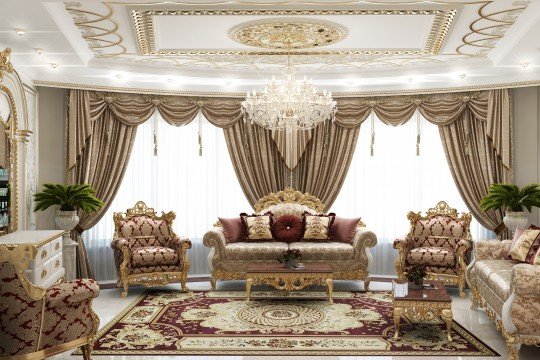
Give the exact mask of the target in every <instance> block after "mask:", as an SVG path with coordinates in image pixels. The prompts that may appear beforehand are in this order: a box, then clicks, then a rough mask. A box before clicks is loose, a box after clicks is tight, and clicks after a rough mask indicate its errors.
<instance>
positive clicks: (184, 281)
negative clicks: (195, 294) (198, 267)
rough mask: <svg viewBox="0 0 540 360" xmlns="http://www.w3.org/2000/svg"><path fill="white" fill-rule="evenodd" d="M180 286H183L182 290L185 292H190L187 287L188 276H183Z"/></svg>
mask: <svg viewBox="0 0 540 360" xmlns="http://www.w3.org/2000/svg"><path fill="white" fill-rule="evenodd" d="M180 285H181V286H182V290H184V291H185V292H189V289H188V287H187V275H185V276H183V277H182V279H181V280H180Z"/></svg>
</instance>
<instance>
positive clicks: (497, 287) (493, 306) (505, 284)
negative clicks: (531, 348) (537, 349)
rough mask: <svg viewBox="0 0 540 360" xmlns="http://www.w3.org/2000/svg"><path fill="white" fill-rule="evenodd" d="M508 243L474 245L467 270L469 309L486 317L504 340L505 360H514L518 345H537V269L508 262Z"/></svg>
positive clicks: (539, 338) (539, 288) (539, 301)
mask: <svg viewBox="0 0 540 360" xmlns="http://www.w3.org/2000/svg"><path fill="white" fill-rule="evenodd" d="M511 244H512V240H503V241H499V240H481V241H475V243H474V250H473V251H474V260H473V261H472V262H471V264H470V265H469V267H468V268H467V283H468V284H469V287H470V288H471V295H472V296H471V297H472V299H471V300H472V305H471V309H473V310H476V309H477V307H478V306H481V307H483V308H485V309H486V314H487V316H488V317H489V318H490V319H491V320H492V321H495V324H496V327H497V329H498V330H499V331H501V332H502V334H503V335H504V337H505V339H506V346H507V349H508V356H509V357H508V358H509V359H510V360H517V359H518V358H519V354H518V351H519V349H520V347H521V344H526V345H537V346H538V345H540V266H539V265H530V264H524V263H519V262H517V261H515V260H508V259H507V255H508V251H509V250H510V245H511Z"/></svg>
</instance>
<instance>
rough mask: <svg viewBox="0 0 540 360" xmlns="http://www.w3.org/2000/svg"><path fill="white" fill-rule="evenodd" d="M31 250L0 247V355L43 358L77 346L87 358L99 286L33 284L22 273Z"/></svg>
mask: <svg viewBox="0 0 540 360" xmlns="http://www.w3.org/2000/svg"><path fill="white" fill-rule="evenodd" d="M35 254H36V248H35V247H33V246H31V245H28V244H25V245H19V246H17V247H15V248H13V249H8V248H7V247H6V246H3V245H1V246H0V279H1V280H0V281H1V282H0V315H1V316H0V359H8V358H9V359H44V358H46V357H49V356H52V355H55V354H59V353H61V352H64V351H67V350H70V349H74V348H77V347H81V349H82V353H83V357H84V359H85V360H89V359H90V354H91V351H92V344H93V336H94V335H95V334H96V332H97V330H98V327H99V319H98V317H97V316H96V314H95V313H94V311H93V310H92V299H94V298H96V297H97V296H98V295H99V286H98V284H97V283H96V282H95V281H94V280H90V279H77V280H74V281H70V282H65V283H59V284H57V285H54V286H52V287H50V288H48V289H43V288H40V287H37V286H35V285H34V284H32V283H31V282H30V281H28V278H27V277H26V269H27V268H28V263H29V261H30V259H33V258H34V256H35Z"/></svg>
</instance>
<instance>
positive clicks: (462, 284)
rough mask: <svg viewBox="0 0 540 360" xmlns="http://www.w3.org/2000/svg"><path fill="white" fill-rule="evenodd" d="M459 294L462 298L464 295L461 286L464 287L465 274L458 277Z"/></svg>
mask: <svg viewBox="0 0 540 360" xmlns="http://www.w3.org/2000/svg"><path fill="white" fill-rule="evenodd" d="M458 286H459V296H460V297H462V298H464V297H466V294H465V291H463V288H464V287H465V274H463V276H460V277H459V285H458Z"/></svg>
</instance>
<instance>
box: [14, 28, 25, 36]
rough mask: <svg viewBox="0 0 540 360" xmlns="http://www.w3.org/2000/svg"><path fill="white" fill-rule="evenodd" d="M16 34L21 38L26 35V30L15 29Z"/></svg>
mask: <svg viewBox="0 0 540 360" xmlns="http://www.w3.org/2000/svg"><path fill="white" fill-rule="evenodd" d="M15 33H16V34H17V35H19V36H23V35H24V34H26V30H23V29H15Z"/></svg>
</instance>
